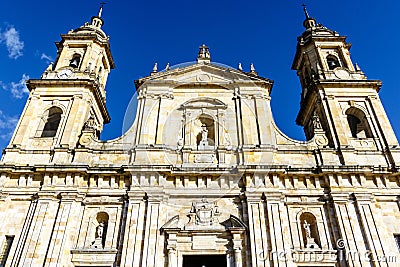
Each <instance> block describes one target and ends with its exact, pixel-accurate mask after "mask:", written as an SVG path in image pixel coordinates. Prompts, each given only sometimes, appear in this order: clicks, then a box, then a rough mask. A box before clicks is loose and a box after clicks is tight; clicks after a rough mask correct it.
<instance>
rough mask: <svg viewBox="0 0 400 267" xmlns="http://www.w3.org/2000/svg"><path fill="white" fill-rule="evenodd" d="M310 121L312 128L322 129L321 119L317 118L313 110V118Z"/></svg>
mask: <svg viewBox="0 0 400 267" xmlns="http://www.w3.org/2000/svg"><path fill="white" fill-rule="evenodd" d="M312 123H313V127H314V130H315V129H322V125H321V121H320V120H319V117H318V114H317V113H316V112H314V115H313V118H312Z"/></svg>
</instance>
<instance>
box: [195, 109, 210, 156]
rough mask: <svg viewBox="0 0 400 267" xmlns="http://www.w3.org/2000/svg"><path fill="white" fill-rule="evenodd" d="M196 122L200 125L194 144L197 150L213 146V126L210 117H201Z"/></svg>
mask: <svg viewBox="0 0 400 267" xmlns="http://www.w3.org/2000/svg"><path fill="white" fill-rule="evenodd" d="M197 122H198V123H199V124H200V125H201V130H200V132H199V133H198V134H197V136H196V144H197V146H198V148H199V149H204V148H206V147H210V146H214V145H215V126H214V120H213V118H212V117H211V116H208V115H204V114H203V115H201V116H200V117H198V119H197Z"/></svg>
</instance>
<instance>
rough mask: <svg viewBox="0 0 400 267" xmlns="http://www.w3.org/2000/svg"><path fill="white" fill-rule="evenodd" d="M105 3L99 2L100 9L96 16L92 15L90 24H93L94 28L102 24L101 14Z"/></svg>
mask: <svg viewBox="0 0 400 267" xmlns="http://www.w3.org/2000/svg"><path fill="white" fill-rule="evenodd" d="M105 4H106V3H105V2H101V3H100V10H99V13H98V15H97V16H93V17H92V25H93V26H95V27H96V28H101V26H103V24H104V20H103V19H102V18H101V14H102V13H103V7H104V5H105Z"/></svg>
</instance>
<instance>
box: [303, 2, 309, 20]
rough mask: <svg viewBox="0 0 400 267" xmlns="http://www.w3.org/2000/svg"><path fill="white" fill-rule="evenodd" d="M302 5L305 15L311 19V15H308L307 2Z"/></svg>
mask: <svg viewBox="0 0 400 267" xmlns="http://www.w3.org/2000/svg"><path fill="white" fill-rule="evenodd" d="M301 6H302V7H303V10H304V15H306V19H309V18H310V15H308V11H307V6H306V5H305V4H302V5H301Z"/></svg>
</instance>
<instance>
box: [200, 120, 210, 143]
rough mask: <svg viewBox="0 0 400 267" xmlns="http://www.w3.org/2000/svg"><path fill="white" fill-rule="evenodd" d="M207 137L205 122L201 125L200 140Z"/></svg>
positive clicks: (204, 139)
mask: <svg viewBox="0 0 400 267" xmlns="http://www.w3.org/2000/svg"><path fill="white" fill-rule="evenodd" d="M207 137H208V130H207V126H206V125H205V124H203V125H202V126H201V141H202V142H207V143H208V141H207Z"/></svg>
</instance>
